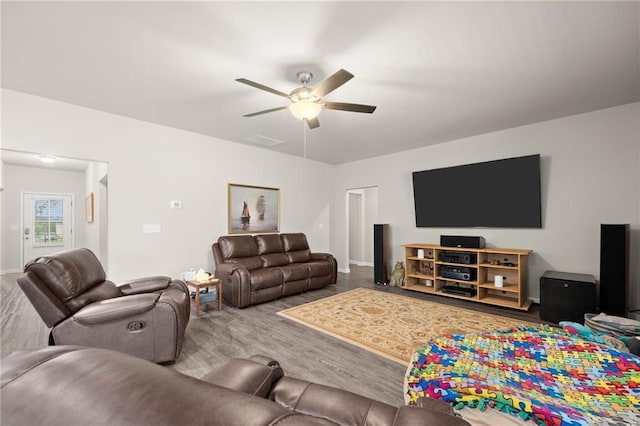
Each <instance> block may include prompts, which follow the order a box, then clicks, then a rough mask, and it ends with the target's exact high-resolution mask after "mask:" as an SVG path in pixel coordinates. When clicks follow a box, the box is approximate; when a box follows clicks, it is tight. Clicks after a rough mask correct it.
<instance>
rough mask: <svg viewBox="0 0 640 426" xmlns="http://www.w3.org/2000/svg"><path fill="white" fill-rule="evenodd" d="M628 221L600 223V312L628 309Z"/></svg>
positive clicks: (619, 312) (624, 312) (625, 311)
mask: <svg viewBox="0 0 640 426" xmlns="http://www.w3.org/2000/svg"><path fill="white" fill-rule="evenodd" d="M629 240H630V238H629V224H624V225H600V312H604V313H605V314H607V315H615V316H619V317H626V316H627V314H628V313H629V306H628V294H629Z"/></svg>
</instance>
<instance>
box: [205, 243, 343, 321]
mask: <svg viewBox="0 0 640 426" xmlns="http://www.w3.org/2000/svg"><path fill="white" fill-rule="evenodd" d="M211 249H212V251H213V259H214V261H215V263H216V272H215V275H216V277H217V278H219V279H220V280H221V281H222V297H223V298H224V299H225V300H226V301H227V302H228V303H230V304H231V305H233V306H237V307H239V308H245V307H247V306H251V305H255V304H258V303H263V302H268V301H270V300H274V299H278V298H280V297H284V296H289V295H291V294H296V293H301V292H303V291H307V290H314V289H318V288H322V287H325V286H327V285H329V284H335V283H336V280H337V277H338V264H337V262H336V259H335V258H334V257H333V256H332V255H330V254H328V253H312V252H311V250H310V249H309V243H308V242H307V237H306V236H305V235H304V234H302V233H297V234H263V235H255V236H252V235H231V236H224V237H220V238H218V241H217V242H216V243H214V244H213V245H212V247H211Z"/></svg>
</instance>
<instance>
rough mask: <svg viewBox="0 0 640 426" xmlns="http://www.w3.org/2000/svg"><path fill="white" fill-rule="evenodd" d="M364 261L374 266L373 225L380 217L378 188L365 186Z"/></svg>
mask: <svg viewBox="0 0 640 426" xmlns="http://www.w3.org/2000/svg"><path fill="white" fill-rule="evenodd" d="M363 203H364V214H363V216H364V230H365V232H364V263H365V264H366V265H370V266H373V225H374V224H375V223H378V222H377V219H378V188H364V197H363Z"/></svg>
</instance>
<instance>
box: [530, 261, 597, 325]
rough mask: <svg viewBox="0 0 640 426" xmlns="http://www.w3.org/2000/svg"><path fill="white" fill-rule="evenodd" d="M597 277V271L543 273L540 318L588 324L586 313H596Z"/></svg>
mask: <svg viewBox="0 0 640 426" xmlns="http://www.w3.org/2000/svg"><path fill="white" fill-rule="evenodd" d="M596 303H597V287H596V279H595V278H594V277H593V275H587V274H572V273H568V272H556V271H547V272H545V273H544V275H542V277H540V319H541V320H543V321H548V322H552V323H554V324H558V323H559V322H560V321H572V322H577V323H580V324H584V314H595V313H596V309H597V308H596Z"/></svg>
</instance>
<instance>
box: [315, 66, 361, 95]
mask: <svg viewBox="0 0 640 426" xmlns="http://www.w3.org/2000/svg"><path fill="white" fill-rule="evenodd" d="M352 78H353V74H351V73H350V72H349V71H346V70H343V69H340V70H338V71H337V72H336V73H335V74H333V75H332V76H330V77H328V78H326V79H325V80H324V81H322V82H321V83H320V84H319V85H318V87H316V88H315V89H313V92H311V94H312V95H315V96H317V97H318V98H322V97H323V96H325V95H327V94H329V93H331V92H333V91H334V90H336V89H337V88H338V87H340V86H342V85H343V84H345V83H346V82H347V81H349V80H351V79H352Z"/></svg>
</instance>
